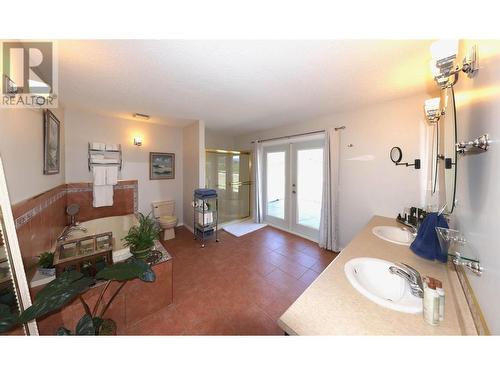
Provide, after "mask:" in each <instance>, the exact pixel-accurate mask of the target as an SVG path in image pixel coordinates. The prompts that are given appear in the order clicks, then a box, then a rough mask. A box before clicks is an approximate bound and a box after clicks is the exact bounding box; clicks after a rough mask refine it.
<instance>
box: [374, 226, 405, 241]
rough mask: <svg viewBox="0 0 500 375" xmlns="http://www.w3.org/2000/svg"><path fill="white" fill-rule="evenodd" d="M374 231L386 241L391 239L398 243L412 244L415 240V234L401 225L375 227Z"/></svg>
mask: <svg viewBox="0 0 500 375" xmlns="http://www.w3.org/2000/svg"><path fill="white" fill-rule="evenodd" d="M372 233H373V234H374V235H375V236H377V237H378V238H381V239H383V240H384V241H389V242H392V243H395V244H398V245H404V246H410V244H411V243H412V242H413V236H412V235H411V234H410V232H408V231H406V230H404V229H401V228H400V227H392V226H379V227H373V229H372Z"/></svg>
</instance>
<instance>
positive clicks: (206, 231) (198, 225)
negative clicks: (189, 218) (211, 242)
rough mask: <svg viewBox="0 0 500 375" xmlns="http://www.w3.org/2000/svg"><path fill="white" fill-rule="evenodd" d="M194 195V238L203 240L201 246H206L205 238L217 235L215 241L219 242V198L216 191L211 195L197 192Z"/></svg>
mask: <svg viewBox="0 0 500 375" xmlns="http://www.w3.org/2000/svg"><path fill="white" fill-rule="evenodd" d="M199 190H200V189H197V190H195V192H194V195H193V230H194V239H195V240H201V247H205V240H206V239H209V238H212V237H214V236H215V242H219V238H218V237H217V229H218V221H219V217H218V216H219V214H218V212H219V211H218V210H219V199H218V198H217V193H216V192H215V191H214V193H213V194H211V195H205V194H200V193H197V192H198V191H199Z"/></svg>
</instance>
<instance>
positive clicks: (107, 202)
mask: <svg viewBox="0 0 500 375" xmlns="http://www.w3.org/2000/svg"><path fill="white" fill-rule="evenodd" d="M93 190H94V200H93V204H92V205H93V206H94V207H105V206H112V205H113V186H112V185H102V186H97V185H94V189H93Z"/></svg>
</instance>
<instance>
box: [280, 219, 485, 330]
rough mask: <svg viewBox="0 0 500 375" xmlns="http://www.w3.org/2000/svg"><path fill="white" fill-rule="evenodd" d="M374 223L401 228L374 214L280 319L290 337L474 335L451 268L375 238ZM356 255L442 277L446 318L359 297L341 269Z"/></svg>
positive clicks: (464, 301)
mask: <svg viewBox="0 0 500 375" xmlns="http://www.w3.org/2000/svg"><path fill="white" fill-rule="evenodd" d="M378 225H393V226H399V224H398V223H397V222H396V220H394V219H391V218H386V217H381V216H374V217H373V218H372V220H370V222H369V223H368V224H367V225H366V226H365V227H364V228H363V230H362V231H361V232H360V233H358V235H357V236H356V237H355V238H354V239H353V240H352V241H351V243H350V244H349V245H348V246H346V248H345V249H344V250H342V252H341V253H340V254H339V255H338V256H337V257H336V258H335V260H334V261H333V262H332V263H331V264H330V265H329V266H328V267H327V268H326V269H325V270H324V271H323V273H321V275H320V276H318V278H317V279H316V280H315V281H314V282H313V283H312V284H311V285H310V286H309V288H307V289H306V291H305V292H304V293H303V294H302V295H301V296H300V297H299V298H298V299H297V300H296V301H295V302H294V303H293V304H292V305H291V306H290V308H289V309H288V310H287V311H285V313H284V314H283V315H282V316H281V317H280V318H279V319H278V324H279V326H280V327H281V328H282V329H283V330H284V331H285V332H286V333H288V334H290V335H476V334H477V331H476V328H475V326H474V322H473V320H472V315H471V312H470V310H469V307H468V305H467V302H466V299H465V296H464V293H463V290H462V287H461V285H460V282H459V279H458V276H457V274H456V271H455V269H454V266H453V265H452V264H450V263H449V264H443V263H439V262H437V261H436V262H431V261H428V260H425V259H423V258H420V257H417V256H416V255H415V254H413V252H412V251H411V250H410V249H409V248H408V247H406V246H401V245H396V244H392V243H390V242H387V241H384V240H382V239H380V238H378V237H376V236H375V235H374V234H372V228H373V227H375V226H378ZM357 257H373V258H380V259H384V260H387V261H391V262H404V263H407V264H409V265H410V266H413V267H414V268H415V269H416V270H417V271H419V272H420V274H421V275H422V277H423V276H427V275H428V276H432V277H435V278H437V279H439V280H441V281H442V282H443V288H444V290H445V293H446V299H445V318H444V321H442V322H441V324H440V325H438V326H431V325H429V324H427V323H426V322H425V321H424V319H423V317H422V314H407V313H402V312H398V311H394V310H390V309H387V308H384V307H382V306H379V305H377V304H375V303H374V302H371V301H370V300H369V299H367V298H366V297H364V296H363V295H361V294H360V293H359V292H358V291H357V290H356V289H354V288H353V287H352V285H351V284H350V283H349V281H348V280H347V277H346V275H345V273H344V265H345V263H346V262H347V261H348V260H350V259H352V258H357Z"/></svg>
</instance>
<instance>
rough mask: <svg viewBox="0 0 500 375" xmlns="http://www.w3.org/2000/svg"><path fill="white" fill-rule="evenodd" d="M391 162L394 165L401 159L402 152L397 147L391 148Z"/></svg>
mask: <svg viewBox="0 0 500 375" xmlns="http://www.w3.org/2000/svg"><path fill="white" fill-rule="evenodd" d="M390 155H391V160H392V162H393V163H394V164H397V163H399V162H400V161H401V159H403V152H402V151H401V149H400V148H399V147H393V148H391V154H390Z"/></svg>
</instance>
